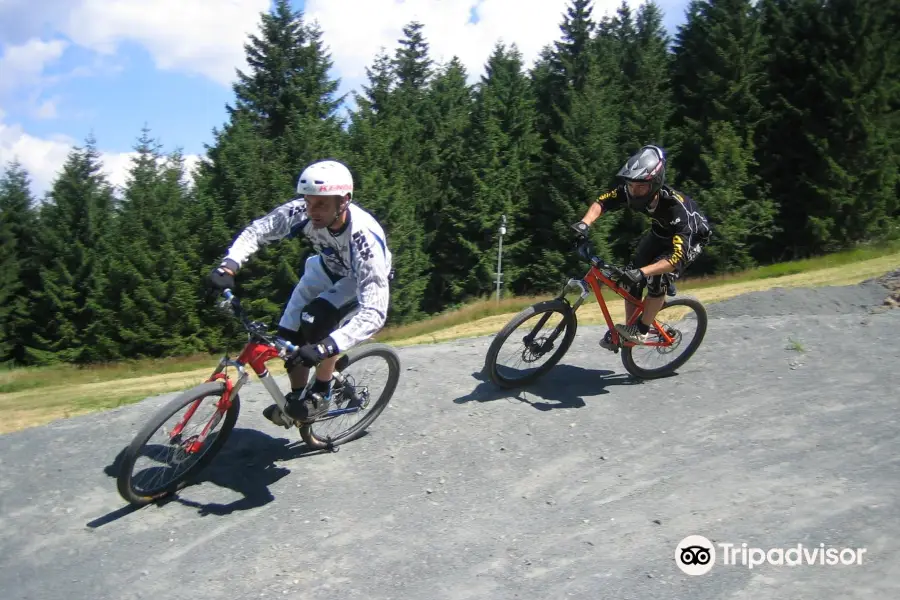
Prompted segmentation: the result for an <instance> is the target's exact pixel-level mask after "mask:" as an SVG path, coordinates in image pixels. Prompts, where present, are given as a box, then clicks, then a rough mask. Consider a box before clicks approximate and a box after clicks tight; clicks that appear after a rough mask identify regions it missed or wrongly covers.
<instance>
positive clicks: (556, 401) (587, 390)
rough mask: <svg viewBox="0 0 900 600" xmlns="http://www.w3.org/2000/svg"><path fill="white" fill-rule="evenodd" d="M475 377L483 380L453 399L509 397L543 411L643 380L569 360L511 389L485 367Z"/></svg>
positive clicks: (578, 403)
mask: <svg viewBox="0 0 900 600" xmlns="http://www.w3.org/2000/svg"><path fill="white" fill-rule="evenodd" d="M472 377H473V378H475V379H477V380H478V381H481V383H480V384H478V385H477V386H476V387H475V389H474V390H472V391H471V392H469V393H468V394H466V395H465V396H461V397H459V398H456V399H454V400H453V402H454V403H456V404H465V403H466V402H473V401H474V402H492V401H494V400H501V399H504V398H507V399H515V400H519V401H520V402H524V403H526V404H530V405H531V406H533V407H534V408H536V409H537V410H541V411H547V410H553V409H558V408H581V407H582V406H584V405H585V403H584V396H596V395H599V394H608V393H609V390H608V389H607V388H608V387H610V386H615V385H640V384H642V383H643V381H641V380H640V379H637V378H635V377H632V376H631V375H630V374H628V373H624V374H623V373H618V374H617V373H616V372H615V371H607V370H603V369H585V368H583V367H576V366H574V365H566V364H563V365H557V366H555V367H554V368H553V369H551V370H550V372H549V373H546V374H545V375H544V376H543V377H541V378H540V379H538V380H537V381H536V382H534V383H532V384H529V385H525V386H521V387H518V388H514V389H508V390H507V389H503V388H500V387H498V386H497V385H495V384H494V383H493V382H492V381H491V380H490V376H489V375H488V374H487V372H486V371H485V370H484V369H482V370H481V371H476V372H475V373H472ZM525 394H533V395H534V396H536V397H539V398H540V399H541V400H539V401H532V400H529V399H528V398H527V397H526V396H525Z"/></svg>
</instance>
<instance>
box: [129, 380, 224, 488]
mask: <svg viewBox="0 0 900 600" xmlns="http://www.w3.org/2000/svg"><path fill="white" fill-rule="evenodd" d="M224 392H225V383H224V382H223V381H210V382H205V383H201V384H200V385H197V386H195V387H193V388H191V389H189V390H187V391H185V392H183V393H182V394H180V395H179V396H177V397H175V398H173V399H172V400H171V401H169V403H168V404H166V405H165V406H163V407H162V408H160V409H159V410H158V411H156V413H155V414H154V415H153V417H152V418H151V419H150V420H149V421H148V422H147V423H146V424H145V425H144V426H143V427H142V428H141V430H140V431H139V432H138V433H137V435H135V436H134V439H133V440H132V441H131V444H129V446H128V448H126V450H125V452H124V453H123V455H122V462H121V463H120V465H119V474H118V477H117V481H116V484H117V487H118V490H119V495H120V496H122V498H123V499H125V500H126V501H127V502H129V503H131V504H133V505H136V506H143V505H146V504H149V503H151V502H154V501H156V500H159V499H161V498H164V497H166V496H169V495H171V494H174V493H175V492H177V491H178V490H180V489H182V488H183V487H184V486H185V485H187V483H188V481H189V480H190V478H191V477H193V476H194V475H196V474H197V473H198V472H200V471H201V470H202V469H203V468H205V467H206V466H207V465H208V464H209V461H211V460H212V459H213V457H214V456H215V455H216V454H217V453H218V452H219V450H221V449H222V446H223V445H224V444H225V442H226V441H227V439H228V436H229V435H230V434H231V430H232V429H234V425H235V423H236V422H237V417H238V413H240V410H241V400H240V397H239V395H238V394H235V395H233V396H232V397H231V407H230V408H229V409H228V411H227V412H226V413H225V418H224V419H223V421H222V429H221V430H220V431H219V434H218V435H217V436H216V439H215V440H213V443H212V445H210V447H209V449H208V450H207V451H206V452H205V453H204V455H203V456H202V457H200V460H198V461H197V462H196V463H195V464H194V465H192V466H191V467H190V468H188V469H187V470H186V471H185V472H184V473H182V474H181V475H180V476H178V477H177V478H176V479H174V480H173V481H172V482H170V483H169V484H167V485H165V486H162V487H160V489H158V490H152V491H151V492H149V493H140V492H137V491H135V490H134V486H133V485H132V472H131V470H132V469H133V468H134V463H135V461H136V460H137V459H138V457H139V456H140V450H141V448H143V447H144V444H146V443H147V441H148V440H149V439H150V437H151V436H152V435H153V434H154V433H156V431H157V430H158V429H159V428H160V427H162V426H163V424H165V422H166V421H168V420H169V418H171V417H172V415H174V414H175V413H177V412H178V411H179V410H181V409H182V408H184V407H185V406H187V405H189V404H190V403H192V402H194V401H195V400H198V399H200V398H204V397H206V396H210V395H213V394H216V393H217V394H220V395H221V394H223V393H224Z"/></svg>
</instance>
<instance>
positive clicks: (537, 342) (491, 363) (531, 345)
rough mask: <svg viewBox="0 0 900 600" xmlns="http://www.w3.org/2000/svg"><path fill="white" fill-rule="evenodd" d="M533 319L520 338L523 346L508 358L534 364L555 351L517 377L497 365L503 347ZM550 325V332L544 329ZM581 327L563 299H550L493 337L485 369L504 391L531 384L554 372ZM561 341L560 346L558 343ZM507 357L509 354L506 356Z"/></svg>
mask: <svg viewBox="0 0 900 600" xmlns="http://www.w3.org/2000/svg"><path fill="white" fill-rule="evenodd" d="M533 317H538V319H537V321H536V322H534V323H531V324H530V325H528V326H527V327H528V330H527V333H525V334H524V335H523V337H522V338H521V341H522V346H521V347H519V348H514V349H510V351H509V356H510V357H516V358H517V359H519V360H518V364H522V363H527V364H533V363H535V362H537V361H538V360H540V359H541V358H543V357H544V356H545V355H546V354H547V353H548V352H550V351H551V350H553V349H554V348H556V351H555V352H553V353H552V354H551V355H550V358H549V359H548V361H547V362H546V363H545V364H544V365H542V366H540V367H538V368H537V369H535V370H534V371H531V372H530V373H527V374H525V375H521V376H515V375H514V373H513V372H512V369H509V368H505V367H500V366H498V360H499V355H500V348H501V347H502V346H503V344H504V343H505V342H506V340H507V339H508V338H509V337H510V336H511V335H512V333H513V331H515V330H516V329H518V328H519V327H520V326H522V325H524V324H525V323H526V322H527V321H529V320H531V319H532V318H533ZM548 322H551V323H553V326H552V327H550V328H549V331H548V332H546V333H544V332H542V331H541V330H542V329H543V328H544V326H545V325H547V323H548ZM577 328H578V320H577V319H576V317H575V311H573V310H572V308H571V307H570V306H569V304H567V303H566V302H564V301H562V300H547V301H544V302H538V303H537V304H534V305H532V306H529V307H528V308H526V309H525V310H523V311H522V312H520V313H519V314H517V315H516V316H515V317H513V318H512V320H511V321H510V322H509V323H507V324H506V326H504V327H503V329H501V330H500V332H499V333H498V334H497V337H495V338H494V341H493V342H492V343H491V346H490V348H488V352H487V355H486V356H485V364H484V366H485V369H486V370H487V372H488V374H489V375H490V378H491V381H493V382H494V383H495V384H497V385H498V386H500V387H503V388H512V387H516V386H522V385H528V384H529V383H532V382H533V381H535V380H536V379H537V378H538V377H540V376H541V375H543V374H544V373H546V372H547V371H549V370H550V369H552V368H553V367H554V366H555V365H556V363H558V362H559V361H560V359H562V357H563V355H564V354H565V353H566V352H567V351H568V350H569V346H571V345H572V340H573V339H574V338H575V330H576V329H577ZM557 342H558V343H557ZM504 354H505V355H506V353H504Z"/></svg>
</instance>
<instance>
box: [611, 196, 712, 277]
mask: <svg viewBox="0 0 900 600" xmlns="http://www.w3.org/2000/svg"><path fill="white" fill-rule="evenodd" d="M596 202H598V203H599V204H600V205H601V206H602V207H603V212H604V213H605V212H607V211H608V210H615V209H616V208H619V207H622V206H625V204H626V197H625V187H624V186H619V187H617V188H614V189H612V190H610V191H608V192H606V193H604V194H602V195H601V196H600V197H599V198H597V200H596ZM641 212H643V213H645V214H647V215H648V216H649V217H650V220H651V222H652V225H651V227H650V231H651V232H652V233H653V235H655V236H657V237H660V238H664V239H667V240H672V256H671V257H670V259H669V261H670V262H671V263H673V264H674V263H676V262H678V261H680V260H681V259H682V258H683V257H684V253H685V252H686V251H687V250H688V249H690V248H693V247H694V246H696V245H697V244H700V245H706V243H707V242H708V241H709V237H710V234H711V228H710V226H709V222H708V221H707V219H706V217H705V216H704V215H703V213H701V212H700V209H699V207H698V206H697V203H696V202H695V201H694V200H693V198H691V197H690V196H687V195H686V194H683V193H681V192H679V191H676V190H673V189H672V188H670V187H668V186H663V187H662V189H660V191H659V201H658V203H657V205H656V208H655V209H653V210H650V208H649V207H648V208H647V209H645V210H643V211H641Z"/></svg>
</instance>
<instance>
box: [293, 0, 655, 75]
mask: <svg viewBox="0 0 900 600" xmlns="http://www.w3.org/2000/svg"><path fill="white" fill-rule="evenodd" d="M619 3H620V0H595V1H594V3H593V11H592V13H591V15H592V18H593V19H594V20H595V21H599V20H600V18H601V17H602V16H603V15H604V14H607V13H610V14H611V13H613V12H614V11H615V9H616V7H618V5H619ZM629 4H630V5H631V6H632V7H635V6H637V5H638V2H636V1H634V0H630V1H629ZM568 5H569V0H536V1H533V2H523V1H522V0H307V2H306V9H305V16H306V18H307V20H309V21H312V20H316V21H318V23H319V25H320V26H321V27H322V30H323V39H324V41H325V43H326V44H327V45H328V49H329V52H330V53H331V57H332V60H333V61H334V66H335V70H336V71H337V73H338V74H339V75H340V76H341V77H342V78H343V79H351V80H359V79H360V78H364V77H365V68H366V67H367V66H371V65H372V63H373V61H374V59H375V56H376V55H377V53H378V52H379V50H380V48H382V47H384V48H385V49H386V51H387V52H388V53H389V54H391V55H393V52H394V49H395V48H396V47H397V46H398V40H399V39H400V38H402V37H403V27H404V26H405V25H406V24H407V23H409V22H410V21H413V20H416V21H419V22H421V23H422V24H423V26H424V31H423V35H424V36H425V40H426V42H427V43H428V45H429V54H430V56H431V58H432V59H433V60H435V61H437V62H446V61H449V60H450V58H451V57H452V56H453V55H456V56H458V57H459V60H460V61H461V62H462V63H463V64H464V65H465V67H466V69H467V71H468V73H469V75H470V77H471V78H473V79H474V78H477V77H478V76H480V75H481V74H482V73H483V72H484V64H485V63H486V62H487V59H488V58H489V56H490V55H491V52H492V50H493V47H494V45H495V44H496V43H497V42H498V41H502V42H503V43H505V44H506V45H507V46H508V45H510V44H512V43H515V44H516V45H517V46H518V48H519V51H521V52H522V55H523V59H524V60H525V63H526V67H528V66H531V64H532V62H533V61H534V60H535V59H536V58H537V56H538V54H539V53H540V51H541V48H543V47H544V46H545V45H547V44H550V43H552V42H553V41H554V40H557V39H559V38H560V36H561V32H560V29H559V26H560V24H561V23H562V21H563V18H564V13H565V11H566V8H567V6H568ZM473 8H474V9H475V11H476V13H477V15H478V22H477V23H470V22H469V18H470V12H471V10H472V9H473Z"/></svg>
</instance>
